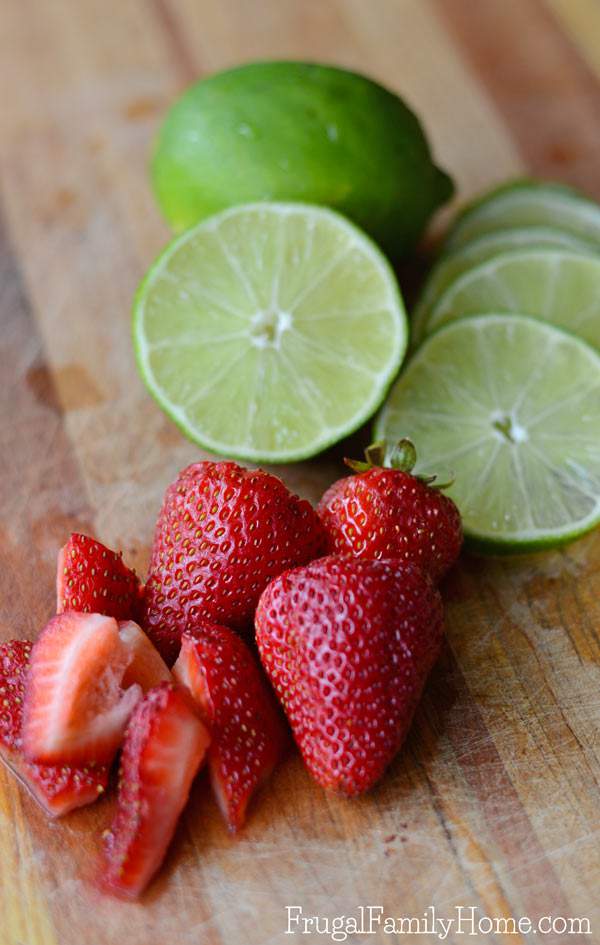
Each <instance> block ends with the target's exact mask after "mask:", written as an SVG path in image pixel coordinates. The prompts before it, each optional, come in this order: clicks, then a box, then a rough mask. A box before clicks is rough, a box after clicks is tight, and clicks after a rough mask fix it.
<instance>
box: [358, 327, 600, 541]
mask: <svg viewBox="0 0 600 945" xmlns="http://www.w3.org/2000/svg"><path fill="white" fill-rule="evenodd" d="M598 430H600V356H599V355H598V354H597V352H596V351H595V350H594V349H593V348H591V347H590V346H589V345H587V344H586V343H585V342H584V341H581V340H580V339H579V338H576V337H574V336H573V335H569V334H568V333H567V332H564V331H562V330H561V329H558V328H556V327H555V326H553V325H547V324H546V323H544V322H540V321H536V320H535V319H530V318H526V317H524V316H520V315H483V316H479V317H475V318H464V319H460V320H458V321H455V322H452V324H450V325H447V326H446V327H445V328H442V329H440V331H438V332H436V333H435V334H434V335H431V336H430V337H429V338H427V339H426V340H425V342H424V343H423V345H422V347H421V348H420V349H419V351H418V352H417V353H416V354H415V355H414V357H413V358H412V360H411V361H410V362H409V364H408V365H407V367H406V369H405V370H404V372H403V373H402V374H401V376H400V378H399V380H398V381H397V382H396V384H395V385H394V386H393V388H392V391H391V393H390V396H389V398H388V401H387V403H386V405H385V407H384V408H383V410H382V412H381V414H380V415H379V417H378V418H377V421H376V424H375V437H376V439H380V438H381V439H386V440H388V441H394V442H395V441H397V440H398V439H400V438H401V437H404V436H407V437H410V438H411V439H412V440H413V441H414V443H415V445H416V447H417V455H418V456H419V462H418V467H417V472H421V473H434V472H436V471H438V472H439V471H440V470H447V469H448V468H451V469H452V470H453V471H454V476H455V478H454V482H453V484H452V485H451V486H450V487H449V488H448V495H450V496H452V498H453V499H454V501H455V502H456V503H457V505H458V507H459V509H460V511H461V513H462V516H463V522H464V527H465V534H466V535H467V537H468V538H469V539H470V541H471V542H472V543H474V544H475V545H477V546H479V547H480V548H481V549H482V550H488V551H491V552H496V553H499V552H500V553H506V552H523V551H529V550H534V549H537V548H544V547H551V546H553V545H559V544H562V543H564V542H567V541H570V540H571V539H573V538H576V537H577V536H579V535H582V534H584V533H585V532H587V531H589V530H590V529H591V528H593V527H594V526H595V525H596V524H597V523H598V522H599V521H600V441H599V439H598Z"/></svg>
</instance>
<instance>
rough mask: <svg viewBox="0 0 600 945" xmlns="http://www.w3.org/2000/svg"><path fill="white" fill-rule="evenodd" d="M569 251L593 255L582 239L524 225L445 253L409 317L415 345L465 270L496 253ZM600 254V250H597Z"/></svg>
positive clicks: (478, 238) (486, 234) (488, 235)
mask: <svg viewBox="0 0 600 945" xmlns="http://www.w3.org/2000/svg"><path fill="white" fill-rule="evenodd" d="M544 247H550V248H551V249H570V250H572V251H573V252H578V253H587V254H589V253H590V252H593V251H594V250H593V247H591V246H590V244H589V243H586V242H585V240H580V239H577V237H576V236H572V235H571V234H570V233H567V232H564V231H563V230H557V229H554V228H552V227H549V226H548V227H542V226H523V227H515V228H507V229H505V230H498V232H497V233H485V234H484V235H483V236H480V237H477V238H476V239H473V240H470V241H469V242H468V243H466V244H465V245H464V246H460V247H459V248H458V249H456V250H451V251H450V252H448V253H444V254H443V255H442V256H441V257H440V259H439V260H438V262H437V263H436V265H435V266H434V267H433V269H432V270H431V272H430V274H429V276H428V277H427V281H426V282H425V285H424V286H423V289H422V292H421V295H420V298H419V300H418V302H417V304H416V306H415V309H414V311H413V314H412V318H411V334H412V339H413V343H414V344H418V343H419V342H420V341H421V339H422V338H423V336H424V335H425V334H427V330H426V325H427V322H428V320H429V314H430V311H431V309H432V307H433V305H434V304H435V303H436V302H437V300H438V299H439V297H440V296H441V295H442V293H443V292H445V291H446V289H447V288H448V286H449V285H450V284H451V283H452V282H454V280H455V279H457V278H458V277H459V276H461V275H462V274H463V273H464V272H466V271H467V270H468V269H473V268H474V267H475V266H479V265H480V264H481V263H483V262H486V261H487V260H488V259H491V258H492V257H493V256H497V255H498V254H499V253H504V252H508V251H510V250H516V249H521V248H525V249H543V248H544ZM599 251H600V248H599Z"/></svg>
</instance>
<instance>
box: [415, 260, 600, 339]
mask: <svg viewBox="0 0 600 945" xmlns="http://www.w3.org/2000/svg"><path fill="white" fill-rule="evenodd" d="M485 312H506V313H508V312H516V313H517V314H524V315H531V316H532V317H533V318H543V319H544V321H548V322H552V323H553V324H555V325H558V326H560V327H561V328H565V329H566V330H567V331H571V332H573V333H574V334H576V335H580V336H581V337H582V338H584V339H585V340H586V341H589V342H590V344H593V345H594V346H595V347H596V348H600V256H595V255H587V256H586V255H583V254H580V253H573V252H570V251H568V250H562V249H539V250H527V251H525V250H522V251H521V252H518V251H516V250H515V251H514V252H510V253H503V254H502V255H500V256H494V257H493V258H492V259H490V260H488V262H486V263H482V264H481V265H480V266H476V267H475V268H474V269H470V270H469V271H468V272H465V273H464V275H462V276H459V278H458V279H456V280H455V281H454V282H453V283H451V285H450V286H449V288H448V289H446V291H445V292H444V293H443V294H442V296H441V297H440V298H439V299H438V301H437V302H436V303H435V305H434V306H433V308H432V309H431V311H430V314H429V320H428V322H427V325H426V326H425V330H426V332H427V333H428V334H429V333H430V332H432V331H434V330H435V329H437V328H439V327H440V326H441V325H444V324H446V323H447V322H449V321H453V320H454V319H456V318H462V317H463V316H465V315H480V314H483V313H485Z"/></svg>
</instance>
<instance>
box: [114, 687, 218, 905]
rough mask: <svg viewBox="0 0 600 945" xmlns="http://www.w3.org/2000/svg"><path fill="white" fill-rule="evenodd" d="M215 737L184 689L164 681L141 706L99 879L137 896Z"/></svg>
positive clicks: (131, 728) (130, 731) (130, 730)
mask: <svg viewBox="0 0 600 945" xmlns="http://www.w3.org/2000/svg"><path fill="white" fill-rule="evenodd" d="M209 742H210V735H209V734H208V731H207V729H206V728H205V726H204V725H203V724H202V722H201V721H200V718H199V717H198V715H197V713H196V710H195V708H194V706H193V704H192V700H191V699H190V697H189V695H188V694H187V693H186V692H185V690H183V689H181V688H180V687H179V686H176V685H174V684H173V683H161V685H160V686H157V687H156V688H155V689H151V690H150V692H148V693H147V694H146V695H145V696H144V698H143V699H142V700H141V701H140V702H139V703H138V705H137V707H136V709H135V711H134V713H133V715H132V716H131V719H130V721H129V724H128V726H127V732H126V735H125V743H124V745H123V753H122V755H121V770H120V775H119V796H118V800H117V811H116V814H115V818H114V820H113V823H112V826H111V828H110V830H108V831H107V833H106V835H105V841H106V843H105V851H104V852H105V863H104V864H103V869H102V879H101V883H102V886H103V887H104V888H106V889H107V890H108V891H109V892H112V893H113V894H114V895H116V896H119V897H120V898H124V899H136V898H137V897H138V896H139V895H140V894H141V893H142V892H143V890H144V889H145V888H146V886H147V885H148V883H149V882H150V880H151V878H152V876H153V875H154V873H155V872H156V870H157V869H158V867H159V866H160V864H161V862H162V860H163V857H164V855H165V853H166V850H167V847H168V846H169V843H170V842H171V838H172V836H173V833H174V831H175V827H176V825H177V821H178V819H179V815H180V814H181V811H182V810H183V808H184V806H185V803H186V801H187V799H188V795H189V791H190V787H191V784H192V781H193V779H194V777H195V775H196V772H197V771H198V769H199V767H200V765H201V764H202V761H203V759H204V756H205V754H206V749H207V747H208V745H209Z"/></svg>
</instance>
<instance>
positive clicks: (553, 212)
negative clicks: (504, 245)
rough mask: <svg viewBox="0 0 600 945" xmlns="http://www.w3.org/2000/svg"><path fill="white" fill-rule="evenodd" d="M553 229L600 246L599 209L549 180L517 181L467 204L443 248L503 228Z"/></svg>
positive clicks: (510, 182)
mask: <svg viewBox="0 0 600 945" xmlns="http://www.w3.org/2000/svg"><path fill="white" fill-rule="evenodd" d="M520 226H553V227H557V228H559V229H561V230H566V231H567V232H568V233H572V234H573V236H577V237H578V238H579V239H584V240H588V241H589V242H591V243H594V244H596V246H598V245H600V206H599V205H598V204H597V203H594V201H593V200H588V199H587V197H585V196H584V195H583V194H581V193H579V191H577V190H574V189H573V188H572V187H567V186H566V185H564V184H557V183H552V182H549V181H534V180H517V181H509V183H507V184H502V186H500V187H497V188H495V189H494V190H492V191H489V192H488V193H487V194H484V195H483V197H479V198H478V199H477V200H475V201H473V202H472V203H470V204H468V206H466V207H465V209H464V210H463V211H462V212H461V213H460V214H459V215H458V217H457V219H456V221H455V223H454V225H453V226H452V227H451V229H450V232H449V234H448V237H447V239H446V243H445V249H457V248H458V247H459V246H463V245H464V244H465V243H466V242H468V241H469V240H472V239H474V238H475V237H478V236H482V235H483V234H484V233H490V232H492V231H494V230H500V229H505V228H506V227H520Z"/></svg>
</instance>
